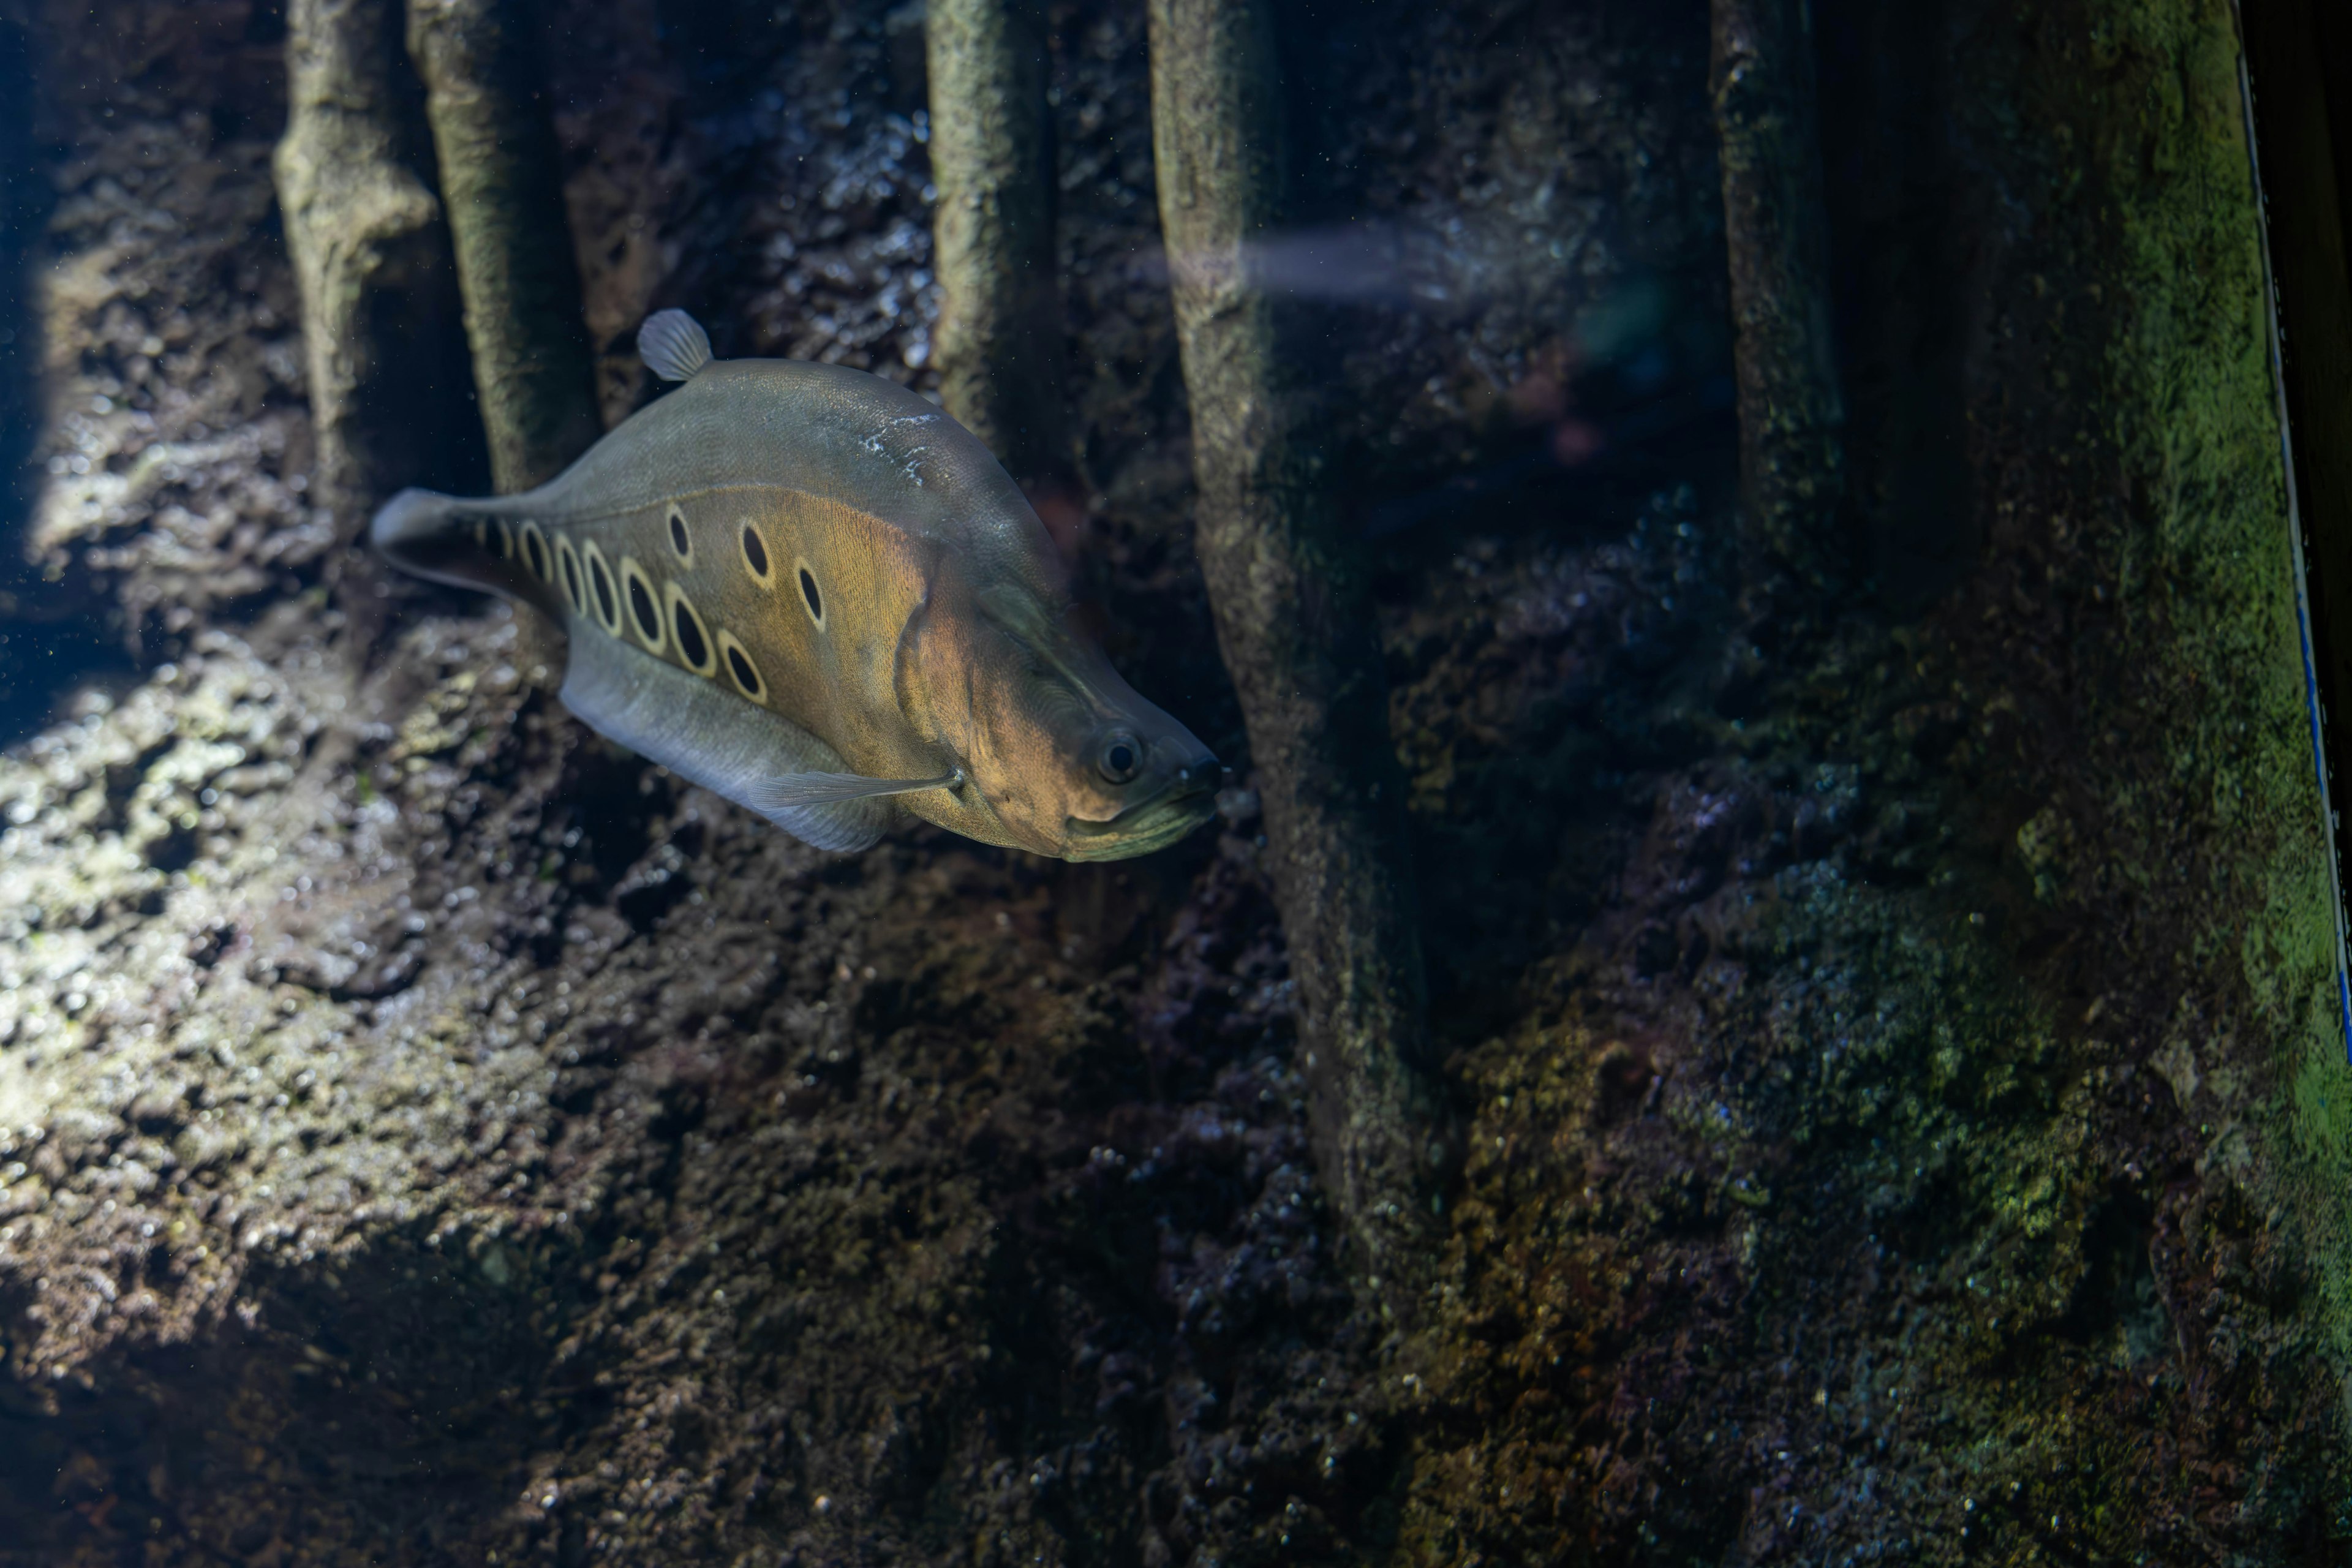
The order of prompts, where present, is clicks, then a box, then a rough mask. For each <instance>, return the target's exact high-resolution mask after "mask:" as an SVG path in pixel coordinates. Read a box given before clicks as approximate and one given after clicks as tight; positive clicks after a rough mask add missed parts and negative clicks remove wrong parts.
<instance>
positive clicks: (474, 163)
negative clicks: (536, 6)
mask: <svg viewBox="0 0 2352 1568" xmlns="http://www.w3.org/2000/svg"><path fill="white" fill-rule="evenodd" d="M408 52H409V55H410V57H411V58H413V59H415V62H416V68H417V72H418V74H419V75H421V76H422V77H423V78H424V79H425V112H426V114H427V116H428V117H429V118H430V120H431V121H432V124H433V144H434V147H435V149H436V152H437V153H439V155H440V164H441V194H442V197H443V199H444V200H445V201H446V203H447V204H448V209H449V230H450V233H451V235H452V237H454V239H455V241H456V246H457V281H458V285H459V287H460V288H461V289H463V290H464V293H465V300H466V337H467V342H469V343H470V344H471V345H472V347H473V352H474V384H475V388H476V390H477V391H478V394H479V395H480V398H481V405H482V427H483V430H484V432H485V433H486V434H487V435H488V437H489V443H490V476H491V479H492V481H493V482H494V483H495V484H496V485H497V487H498V489H499V490H501V491H507V492H511V491H514V490H520V489H530V487H531V486H533V485H536V484H539V483H540V482H541V481H542V480H544V479H550V478H551V477H553V476H554V475H555V473H556V472H557V471H559V470H560V469H562V468H563V466H564V465H565V464H567V463H569V462H570V461H571V460H572V458H576V457H578V456H579V455H580V454H581V453H582V452H583V451H585V450H586V449H587V447H588V446H589V444H590V443H592V442H593V441H594V440H595V439H596V437H598V436H599V435H600V434H602V433H603V432H602V424H601V421H600V420H599V419H598V417H597V413H596V389H595V375H594V370H593V363H592V362H591V358H590V354H589V345H588V342H587V334H586V331H585V329H584V328H583V325H582V321H581V313H580V274H579V265H578V263H577V261H576V260H575V258H573V256H572V230H571V226H570V224H569V223H568V221H567V220H566V217H565V215H564V209H563V184H562V168H561V166H560V161H559V159H558V157H557V154H556V145H555V130H554V126H553V125H552V123H551V121H549V119H548V113H547V106H546V103H545V101H544V95H543V94H542V93H541V91H540V90H539V86H538V82H537V69H536V66H537V62H536V60H535V58H534V57H533V51H532V50H531V48H530V26H529V13H528V10H527V9H526V5H525V0H410V5H409V13H408Z"/></svg>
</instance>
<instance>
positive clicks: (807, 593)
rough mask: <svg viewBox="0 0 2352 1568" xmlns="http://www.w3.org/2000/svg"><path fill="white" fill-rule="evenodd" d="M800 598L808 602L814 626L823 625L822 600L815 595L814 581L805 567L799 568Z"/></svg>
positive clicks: (822, 598) (820, 596)
mask: <svg viewBox="0 0 2352 1568" xmlns="http://www.w3.org/2000/svg"><path fill="white" fill-rule="evenodd" d="M801 597H802V598H803V599H806V600H807V601H808V607H809V614H810V615H811V616H814V617H815V619H816V624H817V625H818V626H823V625H824V596H823V595H820V594H818V593H817V591H816V579H815V578H814V576H812V575H810V574H809V569H808V568H807V567H805V566H803V567H802V568H801Z"/></svg>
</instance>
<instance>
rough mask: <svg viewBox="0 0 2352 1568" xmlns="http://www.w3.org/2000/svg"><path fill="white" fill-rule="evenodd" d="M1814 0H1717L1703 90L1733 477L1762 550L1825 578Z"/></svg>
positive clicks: (1835, 426)
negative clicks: (1733, 384)
mask: <svg viewBox="0 0 2352 1568" xmlns="http://www.w3.org/2000/svg"><path fill="white" fill-rule="evenodd" d="M1807 5H1808V0H1714V12H1713V29H1712V31H1713V43H1712V48H1711V51H1710V53H1711V61H1710V73H1709V75H1710V86H1711V89H1712V92H1713V97H1714V101H1715V122H1716V132H1717V137H1718V138H1719V139H1720V146H1721V159H1722V164H1723V214H1724V239H1725V243H1726V245H1727V248H1728V250H1729V253H1730V268H1731V312H1732V322H1733V331H1734V334H1735V340H1736V349H1735V352H1736V357H1737V361H1738V366H1737V370H1738V383H1739V475H1740V489H1741V491H1742V496H1743V500H1744V501H1745V503H1746V507H1747V511H1748V525H1749V527H1750V528H1752V529H1753V530H1754V531H1755V533H1756V538H1757V542H1759V544H1760V545H1761V546H1762V547H1763V549H1764V550H1765V552H1767V553H1768V554H1769V555H1771V556H1772V557H1774V558H1776V559H1777V560H1778V561H1780V563H1781V564H1783V565H1785V566H1787V567H1789V568H1790V570H1792V571H1794V572H1795V573H1796V574H1798V575H1799V576H1800V577H1801V578H1803V579H1805V580H1806V581H1808V582H1810V583H1811V584H1814V585H1816V586H1819V585H1822V584H1825V583H1826V582H1828V581H1829V580H1830V579H1832V578H1833V577H1835V576H1836V575H1837V574H1838V569H1839V565H1840V563H1839V559H1838V557H1839V554H1840V552H1839V550H1838V548H1837V545H1836V542H1835V541H1834V540H1833V539H1832V529H1833V526H1834V522H1835V519H1836V513H1837V507H1838V501H1839V499H1840V496H1841V493H1842V490H1843V484H1844V467H1845V458H1844V434H1843V431H1844V424H1845V410H1844V405H1843V400H1842V399H1841V397H1840V395H1839V392H1838V375H1837V363H1836V344H1835V337H1834V332H1833V329H1832V321H1831V315H1830V291H1829V254H1828V253H1829V220H1828V216H1827V214H1826V209H1825V205H1824V203H1823V199H1822V157H1821V143H1820V140H1819V132H1818V130H1817V114H1816V110H1815V108H1814V94H1813V59H1812V37H1811V26H1810V24H1809V21H1808V11H1807Z"/></svg>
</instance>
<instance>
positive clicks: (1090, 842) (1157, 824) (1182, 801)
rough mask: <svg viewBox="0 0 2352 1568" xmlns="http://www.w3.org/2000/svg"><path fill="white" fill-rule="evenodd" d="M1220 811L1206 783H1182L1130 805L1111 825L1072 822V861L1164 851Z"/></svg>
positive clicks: (1069, 851)
mask: <svg viewBox="0 0 2352 1568" xmlns="http://www.w3.org/2000/svg"><path fill="white" fill-rule="evenodd" d="M1216 809H1217V795H1216V791H1214V790H1213V789H1211V788H1210V787H1209V786H1208V785H1207V784H1189V783H1188V784H1177V785H1176V786H1175V787H1173V788H1171V789H1168V790H1165V791H1162V792H1161V793H1160V794H1159V795H1153V796H1152V797H1151V798H1150V800H1147V801H1142V802H1139V803H1138V804H1137V805H1130V806H1129V807H1128V808H1127V809H1126V810H1125V811H1122V812H1120V813H1119V814H1118V816H1114V817H1112V818H1111V819H1110V820H1109V821H1108V822H1088V821H1087V820H1085V819H1084V818H1083V817H1076V816H1073V817H1071V818H1069V819H1068V822H1067V825H1066V826H1067V828H1068V841H1069V847H1068V848H1067V849H1066V850H1065V851H1064V858H1066V859H1070V860H1124V859H1127V858H1129V857H1131V856H1136V855H1149V854H1150V853H1151V852H1152V851H1153V850H1154V849H1164V848H1166V847H1168V846H1169V845H1171V844H1173V843H1175V842H1176V841H1177V840H1178V839H1180V838H1181V837H1184V836H1185V835H1186V834H1188V833H1190V832H1192V829H1194V828H1196V827H1198V826H1201V824H1202V823H1203V822H1206V821H1207V820H1208V819H1209V818H1210V816H1212V815H1213V814H1214V813H1215V811H1216Z"/></svg>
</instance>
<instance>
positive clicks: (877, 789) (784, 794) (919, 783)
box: [744, 773, 963, 812]
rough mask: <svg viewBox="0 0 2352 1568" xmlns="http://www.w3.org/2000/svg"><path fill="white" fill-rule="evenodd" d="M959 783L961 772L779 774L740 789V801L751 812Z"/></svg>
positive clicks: (863, 798) (781, 809) (862, 798)
mask: <svg viewBox="0 0 2352 1568" xmlns="http://www.w3.org/2000/svg"><path fill="white" fill-rule="evenodd" d="M961 783H963V774H962V773H941V774H940V776H939V777H938V778H935V779H869V778H867V777H866V776H865V775H864V774H862V773H783V774H781V775H779V776H777V777H775V778H772V779H761V780H760V781H759V782H758V783H756V784H751V785H750V786H749V787H748V788H747V789H746V790H745V791H744V804H745V805H749V806H751V808H752V809H753V810H754V811H762V812H774V811H784V810H789V809H791V808H793V807H795V806H806V805H835V804H836V803H838V802H841V801H845V800H873V799H876V798H877V797H879V796H882V795H912V794H914V793H915V792H916V791H918V790H926V789H953V788H955V786H956V785H958V784H961Z"/></svg>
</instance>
